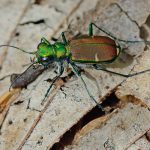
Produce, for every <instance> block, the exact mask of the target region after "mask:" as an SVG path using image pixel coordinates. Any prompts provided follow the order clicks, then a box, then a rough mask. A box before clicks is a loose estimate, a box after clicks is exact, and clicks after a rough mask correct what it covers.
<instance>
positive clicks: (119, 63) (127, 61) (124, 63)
mask: <svg viewBox="0 0 150 150" xmlns="http://www.w3.org/2000/svg"><path fill="white" fill-rule="evenodd" d="M134 59H135V58H134V57H133V56H131V55H130V54H128V53H126V52H121V53H120V55H119V57H118V58H117V59H116V60H114V61H113V62H112V63H101V65H102V66H103V67H104V68H107V67H109V68H120V69H121V68H122V69H123V68H125V67H128V66H130V65H131V64H133V61H134Z"/></svg>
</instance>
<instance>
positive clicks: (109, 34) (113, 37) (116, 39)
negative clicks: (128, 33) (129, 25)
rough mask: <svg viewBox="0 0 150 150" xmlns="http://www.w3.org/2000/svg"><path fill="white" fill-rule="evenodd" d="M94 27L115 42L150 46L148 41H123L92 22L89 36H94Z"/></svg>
mask: <svg viewBox="0 0 150 150" xmlns="http://www.w3.org/2000/svg"><path fill="white" fill-rule="evenodd" d="M93 26H94V27H96V28H97V29H99V30H100V31H102V32H103V33H105V34H107V35H108V36H110V37H111V38H112V39H114V40H115V41H119V42H124V43H139V42H144V43H146V44H148V45H150V41H146V40H141V41H136V40H123V39H120V38H117V37H115V36H114V35H113V34H112V33H111V32H109V31H107V30H106V29H104V28H103V27H99V26H97V25H96V24H95V23H93V22H91V23H90V24H89V36H93Z"/></svg>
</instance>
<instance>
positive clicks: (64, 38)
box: [61, 32, 68, 45]
mask: <svg viewBox="0 0 150 150" xmlns="http://www.w3.org/2000/svg"><path fill="white" fill-rule="evenodd" d="M61 36H62V40H63V42H64V44H65V45H67V44H68V41H67V39H66V36H65V32H62V33H61Z"/></svg>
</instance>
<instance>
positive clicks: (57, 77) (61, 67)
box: [41, 62, 64, 105]
mask: <svg viewBox="0 0 150 150" xmlns="http://www.w3.org/2000/svg"><path fill="white" fill-rule="evenodd" d="M58 65H59V67H60V68H59V75H58V76H56V77H55V78H53V79H52V82H51V84H50V86H49V88H48V89H47V92H46V93H45V96H44V99H43V100H42V102H41V104H42V105H43V103H44V102H45V99H46V98H47V96H48V94H49V92H50V90H51V88H52V86H53V85H54V83H55V82H56V81H57V79H59V78H60V76H61V75H62V74H63V72H64V67H63V65H62V62H58Z"/></svg>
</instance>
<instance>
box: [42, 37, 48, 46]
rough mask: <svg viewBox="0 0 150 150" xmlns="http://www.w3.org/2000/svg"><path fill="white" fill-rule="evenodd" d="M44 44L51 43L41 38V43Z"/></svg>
mask: <svg viewBox="0 0 150 150" xmlns="http://www.w3.org/2000/svg"><path fill="white" fill-rule="evenodd" d="M42 42H44V43H46V44H48V45H49V44H50V42H49V41H48V40H46V38H44V37H42V38H41V43H42Z"/></svg>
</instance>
